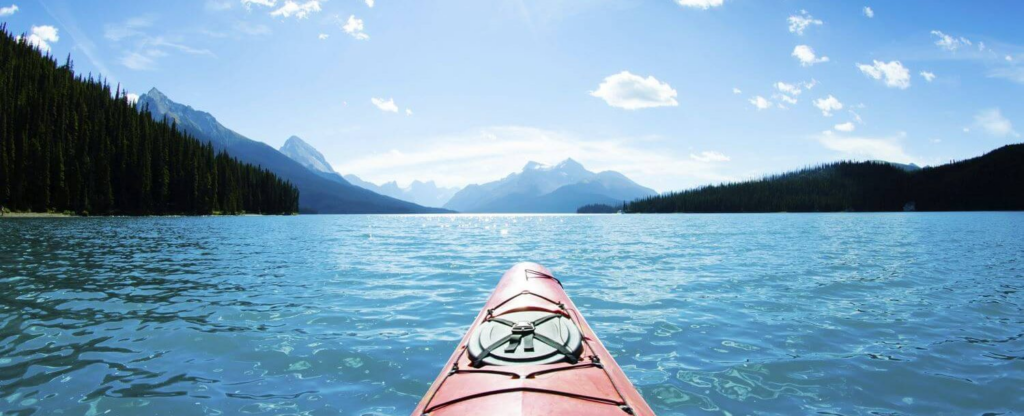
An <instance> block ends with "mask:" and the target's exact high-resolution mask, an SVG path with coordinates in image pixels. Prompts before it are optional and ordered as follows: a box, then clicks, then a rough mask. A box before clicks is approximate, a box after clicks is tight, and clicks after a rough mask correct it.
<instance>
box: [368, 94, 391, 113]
mask: <svg viewBox="0 0 1024 416" xmlns="http://www.w3.org/2000/svg"><path fill="white" fill-rule="evenodd" d="M370 103H371V104H373V105H374V106H375V107H377V108H378V109H380V111H383V112H386V113H397V112H398V105H396V104H395V99H394V98H388V99H387V100H385V99H383V98H371V99H370Z"/></svg>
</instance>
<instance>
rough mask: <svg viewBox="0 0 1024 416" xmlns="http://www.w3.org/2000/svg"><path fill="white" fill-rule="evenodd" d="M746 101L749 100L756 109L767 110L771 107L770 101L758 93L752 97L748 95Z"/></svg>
mask: <svg viewBox="0 0 1024 416" xmlns="http://www.w3.org/2000/svg"><path fill="white" fill-rule="evenodd" d="M747 101H748V102H750V105H753V106H754V107H755V108H757V111H761V110H767V109H769V108H772V102H771V101H768V99H767V98H764V97H762V96H760V95H758V96H754V97H750V99H749V100H747Z"/></svg>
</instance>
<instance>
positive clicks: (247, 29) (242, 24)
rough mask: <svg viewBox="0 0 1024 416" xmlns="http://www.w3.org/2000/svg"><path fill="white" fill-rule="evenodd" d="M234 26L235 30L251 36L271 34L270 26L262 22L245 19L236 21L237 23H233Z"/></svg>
mask: <svg viewBox="0 0 1024 416" xmlns="http://www.w3.org/2000/svg"><path fill="white" fill-rule="evenodd" d="M232 28H234V29H235V31H236V32H238V33H241V34H243V35H249V36H259V35H269V34H270V27H268V26H267V25H265V24H262V23H250V22H247V21H244V20H240V21H238V22H235V24H234V25H232Z"/></svg>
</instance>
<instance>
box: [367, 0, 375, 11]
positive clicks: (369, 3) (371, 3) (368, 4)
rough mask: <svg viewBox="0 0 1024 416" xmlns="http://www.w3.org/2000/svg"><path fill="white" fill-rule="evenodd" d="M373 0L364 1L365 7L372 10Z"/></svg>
mask: <svg viewBox="0 0 1024 416" xmlns="http://www.w3.org/2000/svg"><path fill="white" fill-rule="evenodd" d="M373 3H374V0H366V7H369V8H371V9H372V8H373Z"/></svg>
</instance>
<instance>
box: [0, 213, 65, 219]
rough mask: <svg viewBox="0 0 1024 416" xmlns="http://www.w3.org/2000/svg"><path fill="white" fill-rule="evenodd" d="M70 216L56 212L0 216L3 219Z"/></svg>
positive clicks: (5, 214)
mask: <svg viewBox="0 0 1024 416" xmlns="http://www.w3.org/2000/svg"><path fill="white" fill-rule="evenodd" d="M70 217H72V215H67V214H60V213H56V212H5V213H4V215H2V216H0V219H3V218H70Z"/></svg>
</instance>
